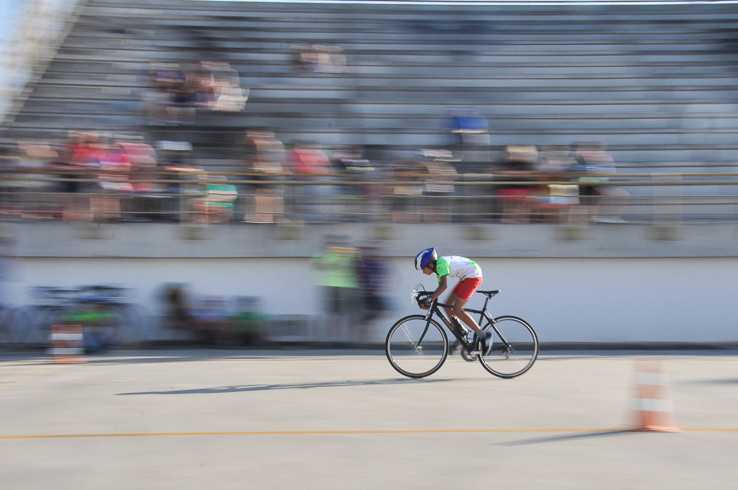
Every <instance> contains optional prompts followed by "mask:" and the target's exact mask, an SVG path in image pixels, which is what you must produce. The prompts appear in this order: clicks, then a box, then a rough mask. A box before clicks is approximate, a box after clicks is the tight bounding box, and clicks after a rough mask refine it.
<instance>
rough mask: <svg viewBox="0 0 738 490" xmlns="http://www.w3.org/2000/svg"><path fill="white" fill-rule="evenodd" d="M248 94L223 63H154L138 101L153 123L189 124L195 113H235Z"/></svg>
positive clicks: (241, 106) (227, 64) (192, 120)
mask: <svg viewBox="0 0 738 490" xmlns="http://www.w3.org/2000/svg"><path fill="white" fill-rule="evenodd" d="M247 98H248V91H247V90H244V89H242V88H241V81H240V77H239V75H238V72H236V70H234V69H233V68H232V67H231V66H230V64H229V63H227V62H224V61H199V62H197V61H193V62H189V63H186V64H184V65H180V64H179V63H160V62H155V63H152V64H151V65H150V68H149V87H148V88H147V89H146V90H144V92H143V94H142V97H141V102H142V104H143V106H144V109H145V111H146V114H147V118H148V121H149V122H150V123H153V124H174V125H176V124H191V123H193V122H194V118H195V112H196V111H197V110H206V111H220V112H238V111H241V110H242V109H243V108H244V105H245V104H246V100H247Z"/></svg>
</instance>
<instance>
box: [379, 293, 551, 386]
mask: <svg viewBox="0 0 738 490" xmlns="http://www.w3.org/2000/svg"><path fill="white" fill-rule="evenodd" d="M476 292H477V293H479V294H482V295H484V296H485V300H484V306H483V307H482V308H481V309H472V308H466V311H468V312H469V313H472V314H478V315H479V320H478V323H479V325H483V327H482V329H483V330H484V331H487V330H490V329H491V330H492V337H491V338H490V339H489V340H488V341H489V342H492V347H491V349H490V351H489V354H487V355H483V353H482V352H481V351H480V350H479V346H478V345H477V344H478V342H477V341H476V340H470V339H469V335H470V333H471V332H469V331H467V329H466V327H464V326H463V325H461V324H460V323H459V322H456V323H455V324H454V323H453V322H452V321H451V320H449V319H448V318H447V317H446V315H444V314H443V312H442V311H441V308H442V307H449V305H445V304H443V303H439V302H438V301H437V300H436V301H434V302H433V303H432V304H431V306H430V308H428V310H427V311H428V312H427V313H426V314H424V315H420V314H418V315H408V316H406V317H404V318H401V319H399V320H398V321H397V322H396V323H395V324H394V325H392V327H391V328H390V329H389V332H388V333H387V338H386V340H385V344H384V346H385V353H386V354H387V360H388V361H389V363H390V364H391V365H392V367H393V368H394V369H395V370H396V371H397V372H399V373H400V374H402V375H404V376H407V377H410V378H423V377H425V376H429V375H431V374H433V373H435V372H436V371H438V370H439V369H440V368H441V366H443V363H444V362H446V359H447V358H448V355H449V353H451V352H452V351H453V350H454V349H453V348H449V343H448V336H447V335H446V332H445V330H444V329H443V327H442V326H441V324H440V323H439V322H438V320H437V319H436V318H435V317H438V318H440V319H441V320H442V321H443V323H444V324H445V325H446V327H447V328H448V329H449V330H450V331H451V333H452V334H453V336H454V337H455V338H456V340H457V346H458V348H460V353H461V357H462V358H463V359H464V360H465V361H468V362H474V361H476V360H478V361H479V362H480V363H481V364H482V366H483V367H484V369H486V370H487V371H488V372H490V373H491V374H493V375H495V376H498V377H500V378H514V377H516V376H520V375H521V374H523V373H525V372H527V371H528V370H529V369H530V368H531V367H532V366H533V363H534V362H535V361H536V359H537V358H538V336H537V335H536V332H535V331H534V330H533V327H531V326H530V324H529V323H528V322H526V321H525V320H523V319H522V318H519V317H517V316H512V315H504V316H498V317H496V318H493V317H492V316H491V315H490V314H489V312H488V311H487V305H488V303H489V301H490V300H491V299H492V297H494V296H496V295H497V294H499V293H500V290H499V289H496V290H491V291H476ZM431 294H432V292H431V291H425V290H424V289H423V286H422V285H418V286H416V287H415V289H413V292H412V294H411V297H412V299H413V300H414V301H415V302H417V303H418V305H420V304H421V303H422V302H424V300H425V298H426V297H428V296H430V295H431Z"/></svg>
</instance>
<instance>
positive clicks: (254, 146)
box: [243, 129, 286, 223]
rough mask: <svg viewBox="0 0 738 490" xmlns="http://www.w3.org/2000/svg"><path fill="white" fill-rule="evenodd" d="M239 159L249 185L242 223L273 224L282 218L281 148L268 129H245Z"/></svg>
mask: <svg viewBox="0 0 738 490" xmlns="http://www.w3.org/2000/svg"><path fill="white" fill-rule="evenodd" d="M243 161H244V165H245V168H246V171H247V172H249V173H252V174H253V175H250V176H249V178H250V179H252V180H254V181H256V183H255V184H254V185H253V186H251V187H252V188H251V200H250V201H251V202H250V209H249V210H247V212H246V213H245V216H244V219H243V221H244V222H246V223H275V222H281V221H284V219H285V217H284V188H283V187H282V186H281V185H279V181H280V179H281V178H282V174H283V173H284V172H285V171H286V169H285V149H284V145H283V144H282V142H281V141H279V140H278V139H277V137H276V135H275V134H274V131H272V130H270V129H250V130H248V131H246V137H245V142H244V153H243Z"/></svg>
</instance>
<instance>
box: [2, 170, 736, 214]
mask: <svg viewBox="0 0 738 490" xmlns="http://www.w3.org/2000/svg"><path fill="white" fill-rule="evenodd" d="M581 179H582V176H581V175H578V176H561V175H551V174H543V173H540V174H532V175H529V176H526V178H525V179H524V180H523V179H517V180H511V177H510V176H506V175H503V174H458V175H454V176H449V175H429V174H403V175H402V176H396V175H392V173H391V172H386V173H382V172H380V173H378V174H377V175H373V176H369V177H367V176H364V175H362V176H356V175H346V174H311V175H298V174H270V175H269V176H265V175H259V174H253V173H238V172H204V171H191V170H187V171H183V170H178V171H163V172H158V173H156V174H155V175H151V174H150V175H148V177H147V178H133V177H132V176H130V175H129V174H119V173H116V172H115V171H105V175H100V170H95V171H89V172H88V171H82V170H75V171H74V172H68V171H59V170H54V171H53V173H51V172H50V171H48V170H35V171H31V170H13V171H4V172H3V173H2V174H0V220H2V221H13V220H16V221H33V220H63V221H69V222H147V221H152V222H160V221H164V222H176V223H240V222H245V223H290V222H400V223H451V222H454V223H458V222H465V223H539V222H545V223H585V222H591V221H602V222H621V221H626V222H634V223H654V222H682V221H689V222H704V221H709V222H716V221H720V222H738V173H690V174H675V173H654V174H650V175H643V174H631V175H625V174H623V175H618V176H616V177H613V176H611V177H609V178H608V179H607V180H603V181H590V180H581ZM511 190H512V191H511Z"/></svg>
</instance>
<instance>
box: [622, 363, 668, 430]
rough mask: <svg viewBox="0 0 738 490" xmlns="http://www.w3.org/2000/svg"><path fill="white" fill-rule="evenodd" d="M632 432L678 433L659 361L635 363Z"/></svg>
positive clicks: (664, 375)
mask: <svg viewBox="0 0 738 490" xmlns="http://www.w3.org/2000/svg"><path fill="white" fill-rule="evenodd" d="M635 382H636V394H635V398H634V400H633V402H634V407H633V410H634V415H635V419H636V420H635V426H634V427H633V430H642V431H656V432H679V428H678V427H677V426H676V422H675V420H674V406H673V404H672V402H671V395H670V394H669V382H668V379H667V377H666V374H665V373H664V370H663V367H662V363H661V362H659V361H643V360H639V361H636V365H635Z"/></svg>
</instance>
